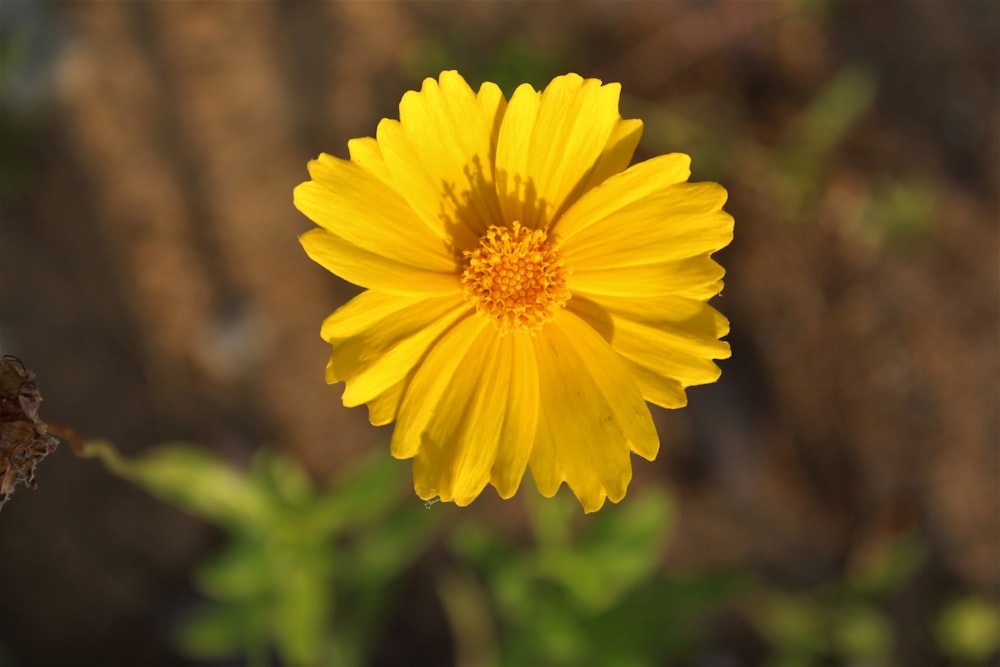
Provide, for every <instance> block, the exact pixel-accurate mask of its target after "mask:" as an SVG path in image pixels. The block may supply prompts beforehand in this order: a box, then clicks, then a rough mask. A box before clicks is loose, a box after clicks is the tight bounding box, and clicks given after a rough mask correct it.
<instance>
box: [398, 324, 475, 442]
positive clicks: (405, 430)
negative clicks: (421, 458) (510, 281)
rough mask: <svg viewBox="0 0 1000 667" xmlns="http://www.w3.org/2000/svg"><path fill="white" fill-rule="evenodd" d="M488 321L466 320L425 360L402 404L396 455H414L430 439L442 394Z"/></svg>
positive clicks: (431, 351) (448, 333)
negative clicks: (431, 424)
mask: <svg viewBox="0 0 1000 667" xmlns="http://www.w3.org/2000/svg"><path fill="white" fill-rule="evenodd" d="M487 324H489V322H488V320H486V318H483V317H480V316H478V315H474V316H471V317H466V318H464V319H462V320H461V321H460V322H457V323H455V325H454V326H453V327H452V328H451V330H450V331H448V332H447V334H446V335H444V336H442V337H441V340H439V341H438V344H437V345H435V346H434V348H433V349H431V350H430V352H429V353H428V354H427V356H426V358H425V359H424V360H423V361H422V363H421V364H420V368H418V369H417V372H416V373H415V374H414V377H413V380H412V381H411V382H410V385H409V386H408V387H407V390H406V394H405V396H404V397H403V403H402V405H401V406H400V415H399V422H398V423H397V424H396V429H395V431H394V432H393V434H392V445H391V449H392V455H393V456H395V457H396V458H398V459H409V458H413V457H414V456H416V455H417V453H418V452H419V451H420V449H421V447H423V446H424V444H425V443H426V442H427V437H426V430H427V425H428V423H429V422H430V421H431V420H432V419H433V418H434V417H435V415H436V413H437V412H438V411H439V410H440V408H441V407H442V397H443V396H444V395H445V394H446V393H447V391H448V387H449V385H450V384H451V383H452V380H453V378H454V376H455V374H456V372H457V371H458V369H459V366H460V365H461V364H462V363H463V362H464V361H465V357H466V356H467V355H468V353H469V349H470V348H472V346H473V345H474V344H476V341H477V339H478V337H479V334H480V333H481V332H482V331H483V330H484V328H485V327H486V325H487ZM482 344H483V343H480V345H482ZM479 362H480V360H479V359H476V360H474V362H473V363H474V364H475V365H476V366H478V364H479ZM463 377H464V376H463ZM445 405H446V404H445ZM449 411H450V408H449Z"/></svg>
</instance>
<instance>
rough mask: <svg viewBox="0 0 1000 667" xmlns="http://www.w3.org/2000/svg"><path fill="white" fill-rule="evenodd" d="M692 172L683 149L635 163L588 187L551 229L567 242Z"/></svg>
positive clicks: (562, 241) (685, 177)
mask: <svg viewBox="0 0 1000 667" xmlns="http://www.w3.org/2000/svg"><path fill="white" fill-rule="evenodd" d="M690 176H691V158H690V157H688V156H687V155H685V154H684V153H668V154H667V155H659V156H657V157H654V158H650V159H649V160H645V161H644V162H640V163H638V164H634V165H632V166H631V167H629V168H628V169H626V170H624V171H622V172H621V173H616V174H613V175H610V177H609V178H608V179H607V180H606V181H604V182H603V183H601V184H600V186H598V187H595V188H593V189H591V190H588V191H587V192H586V193H585V194H584V195H583V196H582V197H581V198H580V199H579V200H578V201H577V202H576V203H574V205H573V207H572V208H570V209H569V210H568V211H566V213H565V215H563V216H562V217H561V218H559V220H557V221H556V223H555V224H554V225H553V227H552V231H551V233H552V234H554V235H556V236H557V237H558V238H559V241H560V243H566V242H567V241H569V240H570V239H572V238H573V236H575V235H576V234H578V233H579V232H581V231H582V230H584V229H586V228H587V227H589V226H590V225H592V224H594V223H597V222H600V221H601V220H603V219H604V218H607V217H608V216H610V215H612V214H614V213H617V212H618V211H620V210H621V209H623V208H626V207H628V206H630V205H632V204H635V203H636V202H641V201H642V200H643V199H645V198H646V197H649V196H650V195H652V194H653V193H655V192H659V191H661V190H665V189H666V188H669V187H670V186H671V185H677V184H678V183H684V182H686V181H687V179H688V178H689V177H690Z"/></svg>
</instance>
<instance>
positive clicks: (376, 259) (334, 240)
mask: <svg viewBox="0 0 1000 667" xmlns="http://www.w3.org/2000/svg"><path fill="white" fill-rule="evenodd" d="M299 243H301V244H302V247H303V248H304V249H305V251H306V254H307V255H309V257H310V258H311V259H312V260H313V261H314V262H316V263H317V264H319V265H320V266H322V267H323V268H325V269H326V270H327V271H329V272H330V273H333V274H336V275H338V276H340V277H341V278H343V279H344V280H346V281H348V282H351V283H354V284H355V285H360V286H361V287H366V288H368V289H376V290H379V291H382V292H385V293H388V294H397V295H407V296H435V295H437V296H440V295H445V294H456V295H458V294H461V283H460V282H459V279H458V275H457V274H456V273H455V271H450V272H447V273H445V272H435V271H428V270H426V269H421V268H419V267H415V266H412V265H410V264H404V263H403V262H400V261H398V260H396V259H395V258H394V257H393V256H392V249H391V248H383V249H379V251H369V250H365V249H363V248H359V247H358V246H356V245H354V244H352V243H350V242H348V241H346V240H344V239H342V238H341V237H339V236H337V235H336V234H332V233H331V232H328V231H327V230H325V229H322V228H316V229H311V230H309V231H308V232H306V233H304V234H302V235H301V236H299Z"/></svg>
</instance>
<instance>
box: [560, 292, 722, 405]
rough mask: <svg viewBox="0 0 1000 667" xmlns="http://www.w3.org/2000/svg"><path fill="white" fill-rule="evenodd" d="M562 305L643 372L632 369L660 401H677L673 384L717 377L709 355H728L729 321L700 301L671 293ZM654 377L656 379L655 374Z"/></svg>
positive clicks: (650, 398)
mask: <svg viewBox="0 0 1000 667" xmlns="http://www.w3.org/2000/svg"><path fill="white" fill-rule="evenodd" d="M567 308H568V309H570V310H572V311H573V312H574V313H576V314H578V315H579V316H580V317H582V318H583V319H584V320H585V321H586V322H587V323H588V324H589V325H590V326H591V327H592V328H593V329H595V330H596V331H598V332H600V334H601V335H602V336H603V337H604V339H605V340H606V341H607V342H608V343H610V345H611V347H612V348H613V349H614V351H615V352H617V353H618V354H619V355H621V357H622V358H623V359H625V360H626V361H627V362H630V364H633V365H634V366H638V367H641V368H643V369H646V371H648V373H641V374H637V375H636V376H635V377H636V380H637V381H638V382H639V384H640V386H642V390H643V396H644V397H645V399H646V400H648V401H650V402H651V403H656V404H657V405H661V406H663V407H680V405H683V404H684V402H678V396H677V388H678V387H681V388H684V387H690V386H692V385H697V384H706V383H709V382H714V381H715V380H717V379H718V377H719V374H720V370H719V367H718V366H717V365H716V364H715V363H714V362H713V361H712V360H713V359H726V358H728V357H729V356H730V349H729V343H727V342H725V341H722V340H719V338H720V337H722V336H725V335H726V334H727V333H729V322H728V320H726V318H725V317H723V316H722V315H721V314H720V313H719V312H718V311H717V310H715V309H714V308H712V307H711V306H709V305H708V304H707V303H705V302H704V301H699V300H695V299H685V298H681V297H676V296H659V297H649V298H647V299H644V300H639V299H623V298H618V297H603V296H602V297H595V300H593V301H590V300H586V299H582V298H574V299H573V300H571V301H570V302H569V304H567ZM657 378H659V380H657Z"/></svg>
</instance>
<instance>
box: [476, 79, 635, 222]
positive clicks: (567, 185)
mask: <svg viewBox="0 0 1000 667" xmlns="http://www.w3.org/2000/svg"><path fill="white" fill-rule="evenodd" d="M620 91H621V86H620V85H619V84H616V83H613V84H608V85H601V82H600V81H599V80H597V79H586V80H585V79H583V78H581V77H580V76H579V75H577V74H567V75H565V76H560V77H556V78H555V79H553V80H552V82H551V83H550V84H549V85H548V86H546V88H545V90H544V91H542V92H541V93H538V92H537V91H535V90H534V89H533V88H532V87H531V86H529V85H527V84H525V85H522V86H520V87H518V88H517V90H515V91H514V94H513V95H512V96H511V99H510V104H509V105H508V106H507V111H506V113H505V114H504V118H503V122H502V124H501V126H500V138H499V143H498V145H497V153H496V169H497V188H498V190H499V195H500V207H501V210H502V211H503V214H504V217H505V220H506V221H508V222H511V221H514V220H518V221H520V222H521V224H523V225H525V226H527V227H536V228H543V227H546V226H548V225H549V224H550V223H551V222H552V221H553V220H554V219H556V218H557V217H558V216H559V215H560V214H561V213H562V211H564V210H565V209H566V208H567V207H569V206H570V205H571V204H572V203H573V202H574V201H575V200H576V199H577V198H578V197H580V195H581V194H582V193H583V192H584V191H585V190H586V189H587V188H588V187H592V186H593V185H594V184H595V182H598V181H601V180H603V179H604V178H607V176H608V175H609V173H610V172H611V170H616V169H619V168H623V167H624V165H625V164H627V163H628V160H629V159H631V151H632V150H634V148H635V142H637V141H638V132H639V131H640V130H641V126H639V125H636V123H635V122H633V121H624V122H623V121H622V119H621V116H620V115H619V113H618V97H619V94H620ZM625 158H627V159H625ZM623 159H624V163H623Z"/></svg>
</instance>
